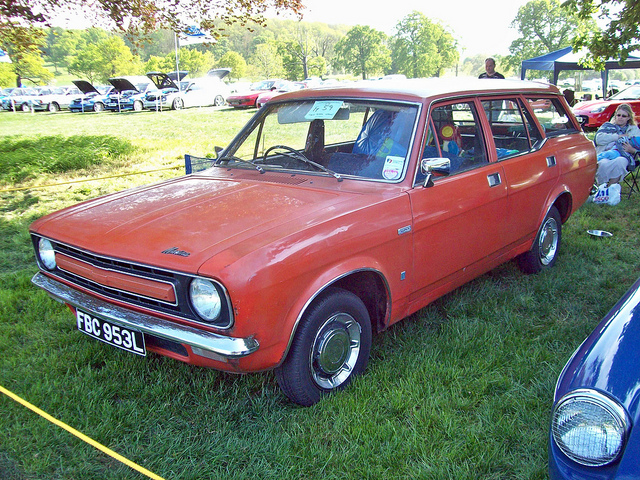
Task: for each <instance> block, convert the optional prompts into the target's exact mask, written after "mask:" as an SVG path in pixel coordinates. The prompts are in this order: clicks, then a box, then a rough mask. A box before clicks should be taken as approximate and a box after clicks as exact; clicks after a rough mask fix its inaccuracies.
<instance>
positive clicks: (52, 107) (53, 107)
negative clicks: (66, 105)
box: [48, 102, 60, 113]
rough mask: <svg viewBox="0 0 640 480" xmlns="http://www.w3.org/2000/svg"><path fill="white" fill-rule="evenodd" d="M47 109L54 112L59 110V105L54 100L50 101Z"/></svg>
mask: <svg viewBox="0 0 640 480" xmlns="http://www.w3.org/2000/svg"><path fill="white" fill-rule="evenodd" d="M48 109H49V111H50V112H51V113H55V112H59V111H60V106H59V105H58V104H57V103H55V102H51V103H50V104H49V106H48Z"/></svg>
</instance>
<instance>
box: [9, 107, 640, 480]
mask: <svg viewBox="0 0 640 480" xmlns="http://www.w3.org/2000/svg"><path fill="white" fill-rule="evenodd" d="M249 115H251V112H235V111H220V110H214V109H192V110H184V111H179V112H164V113H161V114H154V113H150V112H143V113H141V114H121V115H118V114H101V115H95V114H84V115H71V114H67V113H63V114H57V115H52V114H48V113H42V114H36V115H30V114H13V113H0V135H2V137H3V146H2V147H0V148H6V147H5V145H6V144H8V143H5V142H4V140H6V139H9V143H11V144H14V145H15V144H16V142H19V141H20V142H25V143H24V145H29V146H31V147H30V148H34V149H35V150H36V151H37V150H38V149H44V150H46V151H47V152H48V153H47V154H46V155H50V156H51V157H52V158H53V159H64V157H65V155H64V152H62V153H61V152H60V151H59V147H57V146H56V147H54V146H53V144H54V143H55V142H58V143H57V145H64V148H65V149H68V150H69V151H70V152H71V151H73V152H75V151H85V150H82V149H83V148H84V147H83V146H84V145H86V144H87V143H89V142H92V141H104V140H105V139H113V144H114V145H116V147H114V148H113V149H108V152H109V153H108V154H105V153H104V150H103V149H101V148H96V149H95V153H96V155H95V156H92V155H91V154H82V155H79V157H82V156H84V155H86V156H87V157H89V158H86V162H87V163H80V164H76V165H74V166H72V167H71V169H70V170H65V169H62V170H64V171H54V170H53V169H51V167H50V165H48V164H47V162H42V161H32V159H31V156H32V155H34V154H33V153H32V152H31V151H28V150H27V149H25V150H24V153H23V155H24V168H25V169H26V171H27V172H26V173H27V174H26V175H24V176H22V177H19V179H20V181H18V182H17V183H15V182H14V181H12V180H11V179H12V178H14V177H12V176H10V174H9V173H7V172H9V169H8V168H5V167H7V165H5V163H3V162H11V164H12V165H14V164H20V163H21V162H20V161H19V156H20V155H21V151H22V150H21V149H13V150H12V152H13V153H11V154H10V155H5V154H1V155H0V172H2V173H0V175H3V176H2V177H0V182H1V184H0V190H2V189H4V191H3V192H2V193H0V199H1V200H0V202H1V203H0V212H1V216H0V242H1V244H0V245H1V247H2V248H1V251H2V252H3V255H2V257H1V260H0V280H1V285H0V351H2V357H1V358H0V385H2V386H3V387H5V388H7V389H9V390H11V391H13V392H14V393H16V394H18V395H20V396H21V397H23V398H24V399H26V400H27V401H29V402H31V403H33V404H35V405H36V406H38V407H39V408H41V409H43V410H45V411H46V412H48V413H49V414H51V415H53V416H54V417H56V418H58V419H60V420H61V421H63V422H65V423H67V424H69V425H70V426H72V427H74V428H76V429H78V430H80V431H81V432H83V433H84V434H86V435H88V436H89V437H91V438H93V439H95V440H96V441H98V442H100V443H102V444H104V445H106V446H108V447H109V448H111V449H113V450H115V451H117V452H118V453H120V454H122V455H124V456H125V457H127V458H129V459H130V460H132V461H134V462H136V463H138V464H140V465H142V466H144V467H145V468H148V469H149V470H151V471H153V472H154V473H156V474H158V475H160V476H162V477H164V478H167V479H194V480H195V479H203V478H224V479H227V478H230V479H256V478H257V479H273V478H283V479H284V478H287V479H288V478H305V479H307V478H313V479H316V478H317V479H344V478H347V479H361V478H371V479H378V478H399V479H414V478H421V479H434V480H435V479H451V478H455V479H456V480H465V479H468V480H475V479H501V480H502V479H544V478H546V468H547V460H546V456H547V453H546V451H547V429H548V421H549V413H550V412H549V410H550V406H551V399H552V394H553V388H554V383H555V380H556V378H557V376H558V374H559V373H560V370H561V368H562V366H563V365H564V363H565V362H566V360H567V359H568V357H569V356H570V355H571V353H572V352H573V350H574V349H575V348H576V347H577V346H578V345H579V344H580V342H581V341H582V340H583V339H584V337H585V336H586V335H587V334H588V333H589V332H590V331H591V330H592V329H593V327H594V326H595V325H596V324H597V322H598V321H599V319H600V318H601V317H602V316H603V315H604V314H605V313H606V312H607V311H608V309H609V308H610V307H611V306H612V305H613V304H614V303H615V301H616V300H617V299H618V298H619V297H620V296H621V295H622V294H623V293H624V292H625V290H626V289H627V288H628V287H629V286H630V285H631V283H632V282H633V281H634V280H635V279H636V278H637V276H638V275H639V274H640V271H639V266H638V258H637V252H636V250H637V249H636V245H637V244H638V241H639V238H638V236H639V234H638V231H639V229H638V218H640V197H638V196H636V197H633V198H632V199H630V200H627V199H623V201H622V203H621V204H620V205H618V206H616V207H609V206H599V205H593V204H589V205H586V206H585V207H583V208H582V209H581V210H580V211H579V212H578V213H577V214H576V215H575V216H573V217H572V218H571V219H570V221H569V222H568V223H567V224H566V225H565V226H564V230H563V234H564V237H563V245H562V249H561V253H560V257H559V260H558V263H557V265H556V267H555V268H553V269H552V270H550V271H548V272H545V273H543V274H541V275H534V276H525V275H523V274H521V273H520V272H519V270H518V269H517V268H516V266H515V265H514V264H513V263H508V264H505V265H503V266H501V267H499V268H497V269H495V270H494V271H492V272H490V273H488V274H486V275H483V276H482V277H480V278H478V279H476V280H474V281H472V282H470V283H469V284H467V285H465V286H463V287H461V288H459V289H458V290H456V291H454V292H452V293H451V294H449V295H446V296H445V297H443V298H441V299H439V300H437V301H436V302H434V303H433V304H431V305H430V306H428V307H427V308H425V309H423V310H421V311H420V312H418V313H416V314H414V315H412V317H411V318H409V319H406V320H404V321H403V322H400V323H399V324H397V325H395V326H393V327H392V328H390V329H389V330H388V331H386V332H384V333H383V334H381V335H378V336H376V337H375V338H374V343H373V348H372V355H371V360H370V363H369V367H368V369H367V371H366V372H365V374H364V375H363V376H362V377H360V378H358V379H356V381H355V382H354V384H353V385H352V386H351V387H349V388H348V389H347V390H346V391H344V392H341V393H340V394H338V395H334V396H330V397H328V398H326V399H323V400H322V401H321V402H320V403H319V404H317V405H315V406H314V407H311V408H299V407H296V406H295V405H292V404H291V403H289V402H288V401H287V400H286V398H285V397H284V395H283V394H282V393H280V391H279V389H278V387H277V385H276V382H275V378H274V375H273V374H272V373H271V372H265V373H259V374H253V375H246V376H234V375H230V374H226V373H221V372H216V371H213V370H207V369H202V368H197V367H192V366H189V365H185V364H182V363H180V362H176V361H174V360H171V359H167V358H163V357H159V356H156V355H150V356H149V357H147V358H144V359H143V358H139V357H135V356H132V355H130V354H127V353H126V352H121V351H118V350H116V349H113V348H110V347H108V346H106V345H104V344H101V343H100V342H97V341H95V340H92V339H91V338H89V337H86V336H84V335H82V334H81V333H79V332H78V331H77V330H76V329H75V324H74V319H73V316H72V315H71V314H70V312H69V311H68V309H67V308H66V307H64V306H62V305H60V304H57V303H55V302H53V301H52V300H50V299H49V298H48V297H47V296H46V294H45V293H44V292H41V291H39V290H37V289H36V288H35V287H33V286H32V285H31V284H30V278H31V276H32V275H33V274H34V273H35V271H36V268H35V263H34V260H33V254H32V252H31V246H30V243H29V237H28V235H27V233H26V231H27V227H28V225H29V223H30V222H31V221H33V220H34V219H35V218H38V217H39V216H41V215H43V214H45V213H47V212H49V211H52V210H54V209H57V208H60V207H63V206H66V205H69V204H73V203H75V202H78V201H82V200H84V199H87V198H91V197H94V196H96V195H99V194H103V193H108V192H111V191H116V190H121V189H122V188H126V187H130V186H133V185H136V184H140V183H149V182H155V181H158V180H161V179H163V178H167V177H170V176H175V175H178V174H181V173H182V171H183V170H180V169H175V170H161V169H163V168H170V167H172V166H180V165H181V164H182V155H183V154H184V153H191V154H194V155H206V154H210V153H211V152H212V151H213V148H214V146H215V145H224V144H226V143H227V142H228V141H229V140H230V138H231V137H232V136H233V135H234V134H235V132H236V131H237V129H238V128H239V126H240V125H242V124H243V123H244V122H245V121H246V120H247V118H248V117H249ZM92 138H93V140H91V139H92ZM49 140H50V141H49ZM110 142H111V140H109V141H108V142H107V143H108V144H109V145H111V143H110ZM118 146H119V147H118ZM109 148H111V147H109ZM7 159H10V160H7ZM16 159H18V160H16ZM152 169H156V170H158V171H156V172H153V173H147V174H141V175H132V176H126V177H119V178H109V179H105V180H101V181H90V182H83V183H64V184H63V185H59V186H55V187H47V188H41V189H32V190H19V191H16V190H12V191H8V189H10V188H14V187H28V186H33V185H44V184H49V183H55V182H70V181H76V180H86V179H87V178H95V177H106V176H108V175H111V174H113V173H119V174H125V173H129V172H135V171H143V170H144V171H146V170H152ZM589 228H597V229H604V230H608V231H610V232H612V233H613V234H614V236H613V237H612V238H610V239H597V238H592V237H590V236H589V235H587V234H586V230H587V229H589ZM132 478H144V477H143V476H142V475H141V474H138V473H136V472H134V471H133V470H131V469H129V468H128V467H126V466H124V465H122V464H120V463H119V462H117V461H115V460H113V459H111V458H110V457H108V456H106V455H105V454H103V453H101V452H99V451H98V450H96V449H94V448H93V447H91V446H89V445H87V444H85V443H83V442H82V441H80V440H78V439H76V438H75V437H73V436H72V435H70V434H69V433H67V432H65V431H64V430H62V429H60V428H58V427H57V426H54V425H52V424H50V423H48V422H47V421H45V420H44V419H42V418H40V417H39V416H37V415H35V414H34V413H32V412H31V411H29V410H27V409H26V408H24V407H22V406H20V405H19V404H17V403H15V402H13V401H12V400H10V399H9V398H7V397H5V396H1V395H0V479H12V480H13V479H20V480H22V479H132Z"/></svg>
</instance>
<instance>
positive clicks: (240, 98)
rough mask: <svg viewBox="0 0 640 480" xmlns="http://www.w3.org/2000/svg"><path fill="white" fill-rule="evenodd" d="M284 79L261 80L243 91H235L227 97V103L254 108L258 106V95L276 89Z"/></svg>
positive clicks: (283, 82) (284, 82)
mask: <svg viewBox="0 0 640 480" xmlns="http://www.w3.org/2000/svg"><path fill="white" fill-rule="evenodd" d="M286 83H287V81H286V80H263V81H262V82H258V83H254V84H252V85H251V88H250V89H249V90H247V91H244V92H236V93H233V94H231V95H229V96H228V97H227V103H228V104H229V105H230V106H232V107H233V108H254V107H257V106H258V103H257V101H258V96H260V94H261V93H263V92H267V91H275V90H278V89H279V88H280V87H281V86H282V85H285V84H286Z"/></svg>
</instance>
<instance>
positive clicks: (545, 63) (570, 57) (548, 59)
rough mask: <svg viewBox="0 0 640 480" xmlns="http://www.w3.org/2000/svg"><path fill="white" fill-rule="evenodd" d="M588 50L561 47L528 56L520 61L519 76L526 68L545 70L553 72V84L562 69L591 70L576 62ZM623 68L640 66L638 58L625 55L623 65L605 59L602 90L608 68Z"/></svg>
mask: <svg viewBox="0 0 640 480" xmlns="http://www.w3.org/2000/svg"><path fill="white" fill-rule="evenodd" d="M586 53H588V52H584V53H583V52H579V53H574V52H573V49H572V48H571V47H566V48H562V49H560V50H556V51H555V52H550V53H546V54H544V55H541V56H539V57H535V58H530V59H529V60H524V61H523V62H522V68H521V73H520V78H521V79H522V80H524V79H525V76H526V73H527V70H545V71H552V72H553V82H552V83H553V84H554V85H555V84H557V83H558V75H559V74H560V72H561V71H562V70H592V69H591V68H589V67H583V66H582V65H580V64H579V63H578V62H579V61H580V59H581V58H584V56H585V54H586ZM623 68H640V58H638V57H631V56H629V57H627V59H626V61H625V62H624V65H623V64H621V63H620V60H607V61H606V62H605V67H604V70H603V71H602V72H601V76H602V91H603V92H606V91H607V83H608V78H609V70H617V69H623Z"/></svg>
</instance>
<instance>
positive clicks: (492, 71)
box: [478, 57, 504, 78]
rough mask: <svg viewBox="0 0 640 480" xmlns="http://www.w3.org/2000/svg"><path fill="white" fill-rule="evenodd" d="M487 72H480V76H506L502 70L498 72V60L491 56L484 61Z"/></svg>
mask: <svg viewBox="0 0 640 480" xmlns="http://www.w3.org/2000/svg"><path fill="white" fill-rule="evenodd" d="M484 69H485V72H484V73H482V74H480V76H479V77H478V78H504V75H502V74H501V73H500V72H496V61H495V60H494V59H493V58H491V57H489V58H487V59H486V60H485V61H484Z"/></svg>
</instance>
